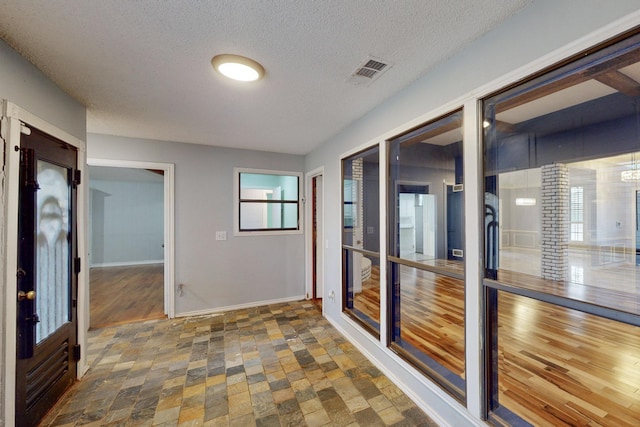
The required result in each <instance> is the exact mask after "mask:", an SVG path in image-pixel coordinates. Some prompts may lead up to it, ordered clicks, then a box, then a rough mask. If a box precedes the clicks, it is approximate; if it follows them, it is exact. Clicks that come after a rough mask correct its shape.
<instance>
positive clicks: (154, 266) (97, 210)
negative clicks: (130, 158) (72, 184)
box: [88, 159, 174, 329]
mask: <svg viewBox="0 0 640 427" xmlns="http://www.w3.org/2000/svg"><path fill="white" fill-rule="evenodd" d="M88 164H89V188H90V190H89V215H88V216H89V224H88V229H89V300H90V319H91V321H90V328H91V329H99V328H103V327H107V326H113V325H119V324H126V323H130V322H135V321H143V320H151V319H157V318H163V317H167V316H168V317H173V313H174V305H173V304H174V298H173V296H174V293H173V273H172V272H173V232H172V231H173V165H172V164H158V163H141V162H126V161H107V160H95V159H94V160H91V159H90V160H89V161H88ZM126 295H130V297H123V296H126Z"/></svg>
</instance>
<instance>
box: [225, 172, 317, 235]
mask: <svg viewBox="0 0 640 427" xmlns="http://www.w3.org/2000/svg"><path fill="white" fill-rule="evenodd" d="M241 173H255V174H262V175H278V176H295V177H297V178H298V198H297V204H298V227H297V228H296V229H295V230H283V229H270V230H251V231H242V230H240V174H241ZM302 187H303V176H302V172H292V171H282V170H268V169H251V168H239V167H236V168H233V235H234V236H279V235H283V234H302V233H303V232H304V224H303V220H304V218H303V210H302V206H303V204H304V197H303V193H302V191H303V188H302Z"/></svg>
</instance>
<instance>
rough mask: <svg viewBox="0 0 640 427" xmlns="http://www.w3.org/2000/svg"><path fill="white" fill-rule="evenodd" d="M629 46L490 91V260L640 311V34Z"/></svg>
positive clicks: (547, 288)
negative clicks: (639, 250)
mask: <svg viewBox="0 0 640 427" xmlns="http://www.w3.org/2000/svg"><path fill="white" fill-rule="evenodd" d="M621 45H624V46H622V47H621V48H620V50H619V51H618V52H616V47H615V46H613V47H611V48H608V49H606V50H604V51H601V52H597V53H594V54H593V55H590V56H588V57H585V58H584V59H581V60H580V61H578V62H577V63H575V64H569V65H567V66H565V67H564V68H561V69H559V70H556V71H552V72H550V73H549V74H548V75H544V76H541V77H539V78H537V79H534V80H532V81H529V82H526V83H524V84H522V85H520V86H518V87H516V88H513V89H510V90H508V91H506V92H504V93H501V94H498V95H495V96H493V97H492V98H489V99H487V100H486V101H485V103H484V113H485V122H486V123H487V124H488V126H487V127H486V128H485V150H484V151H485V182H484V184H485V189H486V197H485V199H486V205H485V206H486V215H487V216H486V219H485V224H487V228H486V229H485V243H486V246H485V264H486V277H488V278H491V279H497V280H499V281H501V282H504V283H508V284H511V285H515V286H518V287H525V288H530V289H533V290H536V291H540V292H547V293H553V294H557V295H560V296H568V295H570V294H571V295H582V296H583V297H581V298H580V300H581V301H585V302H589V303H595V304H604V305H606V306H607V307H610V308H614V309H617V310H622V311H626V312H631V313H636V314H638V313H640V301H639V300H638V299H637V296H638V295H640V270H639V269H638V267H637V261H636V258H637V255H636V252H637V248H638V247H640V244H639V243H638V242H639V241H640V238H639V236H640V233H638V231H637V230H638V229H640V228H639V227H638V225H637V222H638V220H637V212H638V206H637V205H638V204H637V200H636V193H637V191H639V190H640V167H639V161H640V100H639V99H640V98H638V95H640V89H638V88H640V37H639V36H637V35H636V36H634V37H633V38H631V39H629V40H625V41H624V42H622V43H621ZM572 70H573V71H572ZM612 76H613V77H617V78H618V80H615V79H613V78H612ZM523 201H527V203H523ZM489 222H492V223H493V225H494V226H493V227H489V226H488V224H489ZM578 271H580V272H581V273H580V274H578V273H577V272H578ZM576 287H583V289H580V290H576Z"/></svg>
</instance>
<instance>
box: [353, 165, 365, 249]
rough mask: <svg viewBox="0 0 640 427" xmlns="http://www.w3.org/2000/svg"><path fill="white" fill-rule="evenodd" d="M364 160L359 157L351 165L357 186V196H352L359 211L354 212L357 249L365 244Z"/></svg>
mask: <svg viewBox="0 0 640 427" xmlns="http://www.w3.org/2000/svg"><path fill="white" fill-rule="evenodd" d="M363 163H364V162H363V159H362V157H358V158H357V159H354V160H353V162H352V163H351V174H352V175H351V176H352V178H353V180H354V182H355V184H356V185H354V187H353V188H354V190H355V191H356V192H357V194H353V195H352V197H353V198H352V199H351V200H353V202H354V203H355V204H356V209H357V211H356V212H354V214H355V215H356V224H355V225H354V227H353V246H354V247H355V248H362V246H363V244H364V242H363V240H364V228H363V227H364V224H363V222H364V206H363V204H364V203H363V194H362V193H363V191H364V179H363V178H364V171H363V166H364V165H363Z"/></svg>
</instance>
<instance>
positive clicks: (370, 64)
mask: <svg viewBox="0 0 640 427" xmlns="http://www.w3.org/2000/svg"><path fill="white" fill-rule="evenodd" d="M391 66H392V64H391V63H390V62H388V61H383V60H381V59H379V58H374V57H371V56H370V57H369V58H367V59H365V60H364V61H363V62H362V63H361V64H360V65H359V66H358V68H356V70H355V71H354V72H353V73H351V75H350V76H349V78H348V79H347V82H349V83H351V84H354V85H358V86H368V85H370V84H371V83H373V81H374V80H377V79H378V78H380V76H381V75H382V74H383V73H385V72H386V71H387V70H388V69H389V68H391Z"/></svg>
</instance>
